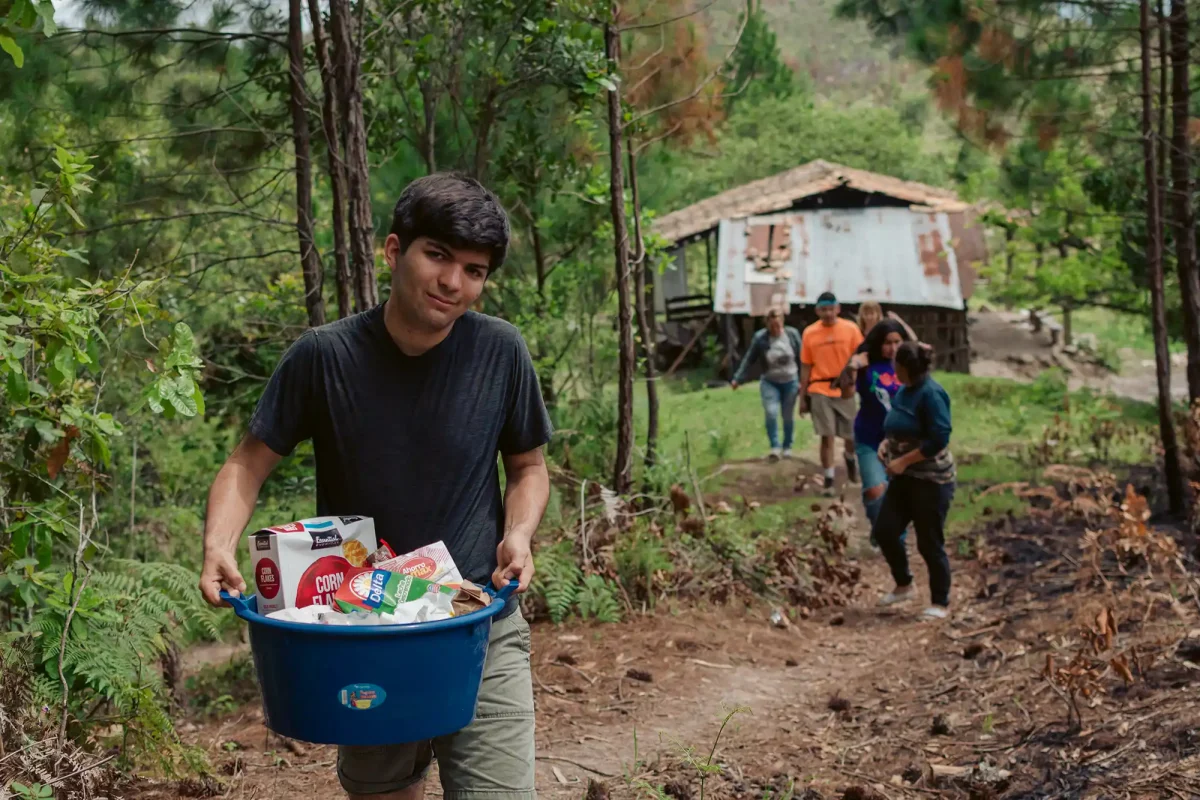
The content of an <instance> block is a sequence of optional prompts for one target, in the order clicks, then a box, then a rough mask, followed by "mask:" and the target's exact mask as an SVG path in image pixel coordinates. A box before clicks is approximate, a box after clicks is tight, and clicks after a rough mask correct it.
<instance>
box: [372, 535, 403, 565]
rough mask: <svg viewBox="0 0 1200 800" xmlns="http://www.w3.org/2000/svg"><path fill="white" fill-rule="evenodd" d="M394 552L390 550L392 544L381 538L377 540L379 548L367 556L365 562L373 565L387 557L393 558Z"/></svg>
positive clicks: (385, 559)
mask: <svg viewBox="0 0 1200 800" xmlns="http://www.w3.org/2000/svg"><path fill="white" fill-rule="evenodd" d="M395 557H396V552H395V551H394V550H392V546H391V545H390V544H388V543H387V542H386V541H384V540H383V539H380V540H379V549H378V550H376V551H375V552H374V553H371V555H369V556H367V564H369V565H370V566H372V567H373V566H375V565H376V564H378V563H379V562H380V561H387V560H388V559H389V558H395Z"/></svg>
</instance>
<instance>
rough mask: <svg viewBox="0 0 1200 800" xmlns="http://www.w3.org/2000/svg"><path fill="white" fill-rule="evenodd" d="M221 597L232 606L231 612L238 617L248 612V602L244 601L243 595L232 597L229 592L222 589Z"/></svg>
mask: <svg viewBox="0 0 1200 800" xmlns="http://www.w3.org/2000/svg"><path fill="white" fill-rule="evenodd" d="M221 599H222V600H224V601H225V602H226V603H229V605H230V606H232V607H233V613H235V614H237V615H238V616H239V617H244V616H246V615H247V614H249V613H250V604H249V603H248V602H246V596H245V595H241V596H239V597H234V596H233V595H231V594H230V593H229V592H227V591H225V590H224V589H222V590H221Z"/></svg>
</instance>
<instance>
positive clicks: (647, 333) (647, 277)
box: [625, 141, 658, 467]
mask: <svg viewBox="0 0 1200 800" xmlns="http://www.w3.org/2000/svg"><path fill="white" fill-rule="evenodd" d="M625 144H626V146H627V147H628V148H629V192H630V195H631V197H630V199H631V201H632V203H633V256H632V258H631V259H630V269H632V270H633V276H634V289H633V297H634V307H635V310H636V312H637V322H638V338H640V339H641V340H642V357H643V358H644V359H645V363H644V365H643V369H644V370H645V371H646V466H648V467H651V466H654V464H655V462H656V461H657V460H658V374H657V366H656V364H655V360H656V359H657V357H658V354H657V350H658V347H657V345H658V327H657V325H656V324H655V320H654V278H653V276H652V275H651V274H650V269H651V265H650V263H649V262H648V261H647V259H646V240H645V238H644V237H643V236H642V201H641V195H640V192H639V191H638V167H637V146H636V145H635V144H634V142H633V141H627V142H626V143H625Z"/></svg>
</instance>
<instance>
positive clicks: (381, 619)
mask: <svg viewBox="0 0 1200 800" xmlns="http://www.w3.org/2000/svg"><path fill="white" fill-rule="evenodd" d="M328 520H339V521H340V520H358V521H364V522H365V523H366V524H367V525H368V526H369V527H370V528H371V530H370V541H369V542H368V541H367V540H366V538H365V537H362V536H358V537H357V538H356V540H355V542H354V543H355V544H359V543H360V542H361V543H362V550H361V551H357V550H356V552H355V555H356V556H361V558H360V560H359V562H358V563H357V564H351V563H349V558H341V559H339V561H342V562H345V563H341V564H339V567H340V571H339V572H337V575H336V577H329V576H328V575H326V574H325V573H322V574H323V577H322V580H321V588H322V589H325V590H326V591H324V592H322V593H320V594H315V595H314V594H311V593H300V594H299V595H298V594H297V593H296V591H294V590H293V591H292V592H291V593H286V592H279V593H278V594H286V596H287V598H289V599H291V598H296V597H298V598H299V599H301V600H304V601H305V602H303V603H299V602H296V603H287V604H284V605H282V606H281V605H280V604H272V605H271V606H270V607H269V604H267V603H264V602H263V601H262V599H261V597H262V594H263V589H262V584H261V583H260V584H259V593H260V600H259V604H260V605H259V610H260V613H264V614H266V615H267V616H268V617H270V618H272V619H278V620H282V621H285V622H303V623H310V624H320V625H405V624H411V623H414V622H432V621H434V620H439V619H449V618H451V617H454V616H461V615H462V614H469V613H471V612H472V611H477V610H478V609H480V608H484V607H486V606H487V605H488V604H489V603H490V601H491V599H492V598H491V595H489V594H487V593H486V592H485V591H483V589H482V588H481V587H479V586H476V585H475V584H473V583H471V582H470V581H465V580H463V578H462V574H461V573H460V572H459V571H458V566H457V565H456V564H455V563H454V559H453V558H451V556H450V552H449V550H447V549H446V546H445V544H443V543H442V542H435V543H434V544H431V545H427V546H425V547H421V548H418V549H416V550H414V551H412V552H411V553H405V554H404V555H400V556H397V555H396V554H395V551H393V550H392V548H391V547H389V546H388V544H387V542H384V541H382V540H380V542H379V546H378V547H375V544H376V542H375V535H374V524H373V523H372V521H371V520H370V519H366V518H361V517H344V518H342V517H326V518H321V519H318V520H303V521H301V522H297V523H292V524H291V525H284V526H280V527H279V528H268V529H265V530H264V531H259V533H257V534H255V536H256V537H258V536H265V535H267V534H268V533H269V534H271V540H273V541H274V542H275V544H276V546H277V547H278V548H279V549H280V551H286V548H287V547H288V545H289V544H290V543H291V541H292V540H291V539H289V538H288V537H289V535H292V534H296V533H299V532H302V531H303V532H308V530H309V528H310V527H313V523H316V526H320V525H322V524H323V523H325V522H327V521H328ZM335 528H336V524H335ZM317 529H318V530H319V531H325V530H328V529H327V528H317ZM355 532H356V533H360V531H358V530H356V531H355ZM296 541H298V539H297V540H296ZM257 546H258V544H257V539H256V542H255V544H253V545H252V548H251V549H252V550H254V548H255V547H257ZM292 549H296V548H295V547H294V546H293V548H292ZM314 563H317V562H314ZM311 568H312V567H310V569H311ZM255 576H256V578H257V577H258V568H257V567H256V568H255ZM301 584H303V579H302V580H301ZM287 586H288V584H287V582H284V584H283V587H284V588H285V589H286V588H287Z"/></svg>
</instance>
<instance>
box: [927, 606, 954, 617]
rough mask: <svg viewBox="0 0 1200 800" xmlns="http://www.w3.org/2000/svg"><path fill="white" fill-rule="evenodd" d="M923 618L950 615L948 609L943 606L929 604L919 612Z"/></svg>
mask: <svg viewBox="0 0 1200 800" xmlns="http://www.w3.org/2000/svg"><path fill="white" fill-rule="evenodd" d="M921 616H922V617H924V618H925V619H945V618H946V617H948V616H950V609H948V608H946V607H945V606H930V607H929V608H927V609H925V610H924V611H922V612H921Z"/></svg>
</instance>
